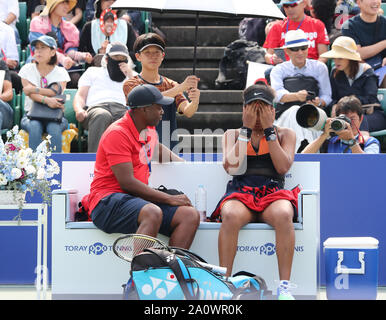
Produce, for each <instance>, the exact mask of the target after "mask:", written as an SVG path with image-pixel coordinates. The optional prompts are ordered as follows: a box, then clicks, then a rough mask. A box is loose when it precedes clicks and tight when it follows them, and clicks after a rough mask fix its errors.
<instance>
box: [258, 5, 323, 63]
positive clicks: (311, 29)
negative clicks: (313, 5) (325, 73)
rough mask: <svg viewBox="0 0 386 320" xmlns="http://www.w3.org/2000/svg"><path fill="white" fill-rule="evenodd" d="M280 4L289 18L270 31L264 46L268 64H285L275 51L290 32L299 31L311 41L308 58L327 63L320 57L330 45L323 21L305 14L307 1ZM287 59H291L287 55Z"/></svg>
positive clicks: (276, 24) (279, 22)
mask: <svg viewBox="0 0 386 320" xmlns="http://www.w3.org/2000/svg"><path fill="white" fill-rule="evenodd" d="M280 4H281V5H282V7H283V8H284V12H285V14H286V17H287V18H286V19H284V20H282V21H277V22H276V23H274V24H273V25H272V27H271V29H270V30H269V33H268V35H267V38H266V40H265V43H264V45H263V47H264V48H266V49H267V53H266V54H265V61H266V63H268V64H272V65H276V64H278V63H282V62H283V60H282V58H280V54H278V53H275V50H274V49H276V48H281V47H282V46H283V45H284V38H285V35H286V33H287V32H288V31H290V30H298V29H300V30H303V31H304V32H305V33H306V36H307V39H308V40H309V41H310V47H309V50H308V57H307V58H309V59H315V60H320V61H322V62H327V59H324V58H319V56H320V55H321V54H322V53H324V52H326V51H327V50H328V45H329V44H330V40H329V37H328V33H327V30H326V27H325V25H324V23H323V22H322V21H320V20H318V19H315V18H311V17H310V16H307V15H306V14H305V12H304V10H305V9H306V7H307V6H308V2H307V1H305V0H282V1H281V2H280ZM285 59H286V60H287V61H288V60H289V57H288V56H287V55H285Z"/></svg>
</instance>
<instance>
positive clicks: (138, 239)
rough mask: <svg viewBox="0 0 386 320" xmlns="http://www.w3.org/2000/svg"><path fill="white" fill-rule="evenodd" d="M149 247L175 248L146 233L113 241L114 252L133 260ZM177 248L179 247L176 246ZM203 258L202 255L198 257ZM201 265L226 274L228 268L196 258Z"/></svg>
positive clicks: (168, 249) (125, 258)
mask: <svg viewBox="0 0 386 320" xmlns="http://www.w3.org/2000/svg"><path fill="white" fill-rule="evenodd" d="M147 248H155V249H161V250H167V251H169V252H174V249H173V248H171V247H169V246H167V245H166V244H165V243H164V242H162V241H161V240H159V239H157V238H153V237H151V236H147V235H144V234H137V233H132V234H127V235H124V236H121V237H119V238H118V239H117V240H115V241H114V243H113V251H114V253H115V254H116V255H117V256H118V257H119V258H121V259H123V260H125V261H128V262H132V260H133V258H134V257H135V256H136V255H137V254H139V253H141V252H142V251H143V250H145V249H147ZM176 249H177V248H176ZM179 250H180V251H185V252H186V250H184V249H179ZM196 258H198V259H201V258H200V257H198V256H197V257H196ZM195 261H196V262H197V263H198V264H199V265H201V266H202V267H204V268H205V269H207V270H210V271H212V272H216V273H220V274H223V275H224V274H226V270H227V268H224V267H220V266H216V265H212V264H209V263H205V262H203V261H199V260H195Z"/></svg>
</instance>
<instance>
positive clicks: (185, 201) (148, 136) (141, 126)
mask: <svg viewBox="0 0 386 320" xmlns="http://www.w3.org/2000/svg"><path fill="white" fill-rule="evenodd" d="M173 101H174V99H173V98H169V97H164V96H163V95H162V94H161V93H160V91H159V90H158V89H157V88H156V87H154V86H152V85H149V84H145V85H139V86H137V87H135V88H134V89H133V90H132V91H131V92H130V94H129V95H128V99H127V103H128V105H129V106H130V107H131V110H130V111H128V112H127V113H126V114H125V115H124V116H123V118H121V119H119V120H117V121H116V122H114V123H113V124H111V125H110V126H109V127H108V128H107V130H106V131H105V132H104V133H103V135H102V137H101V140H100V143H99V147H98V151H97V154H96V161H95V167H94V178H93V181H92V183H91V190H90V195H89V202H90V203H89V204H90V212H91V219H92V220H93V222H94V224H95V225H96V226H97V227H98V228H99V229H101V230H103V231H105V232H107V233H125V234H128V233H141V234H145V235H149V236H152V237H157V234H158V233H161V234H164V235H166V236H168V237H170V240H169V245H170V246H175V247H181V248H186V249H188V248H189V247H190V245H191V243H192V241H193V238H194V236H195V233H196V230H197V228H198V226H199V223H200V216H199V213H198V211H197V210H196V209H195V208H194V207H193V206H192V204H191V203H190V200H189V198H188V197H187V196H186V195H184V194H182V195H169V194H167V193H164V192H161V191H158V190H155V189H153V188H151V187H149V186H148V179H149V176H150V171H151V160H152V158H155V159H157V160H158V161H159V162H168V161H183V160H182V159H181V158H179V157H178V156H177V155H175V154H174V153H172V152H171V151H170V150H169V149H167V148H166V147H165V146H163V145H162V144H161V143H159V142H158V136H157V132H156V130H155V126H156V125H157V124H158V122H159V121H160V120H161V119H162V115H163V109H162V105H170V104H171V103H172V102H173Z"/></svg>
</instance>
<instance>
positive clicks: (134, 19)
mask: <svg viewBox="0 0 386 320" xmlns="http://www.w3.org/2000/svg"><path fill="white" fill-rule="evenodd" d="M147 14H148V19H149V22H148V23H149V29H150V28H151V23H152V17H151V12H148V13H147ZM121 17H122V18H123V19H126V20H127V21H129V22H130V24H131V25H132V26H133V28H134V30H135V32H136V33H137V35H140V34H143V33H145V21H143V19H142V13H141V11H133V10H127V11H126V12H124V13H123V14H122V16H121Z"/></svg>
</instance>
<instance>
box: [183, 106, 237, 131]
mask: <svg viewBox="0 0 386 320" xmlns="http://www.w3.org/2000/svg"><path fill="white" fill-rule="evenodd" d="M241 126H242V112H238V111H211V112H205V111H197V112H196V113H195V114H194V116H193V117H191V118H187V117H178V118H177V127H178V128H184V129H186V130H188V131H189V132H190V133H194V131H195V130H204V129H209V131H222V132H225V131H226V130H227V129H232V128H239V127H241Z"/></svg>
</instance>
